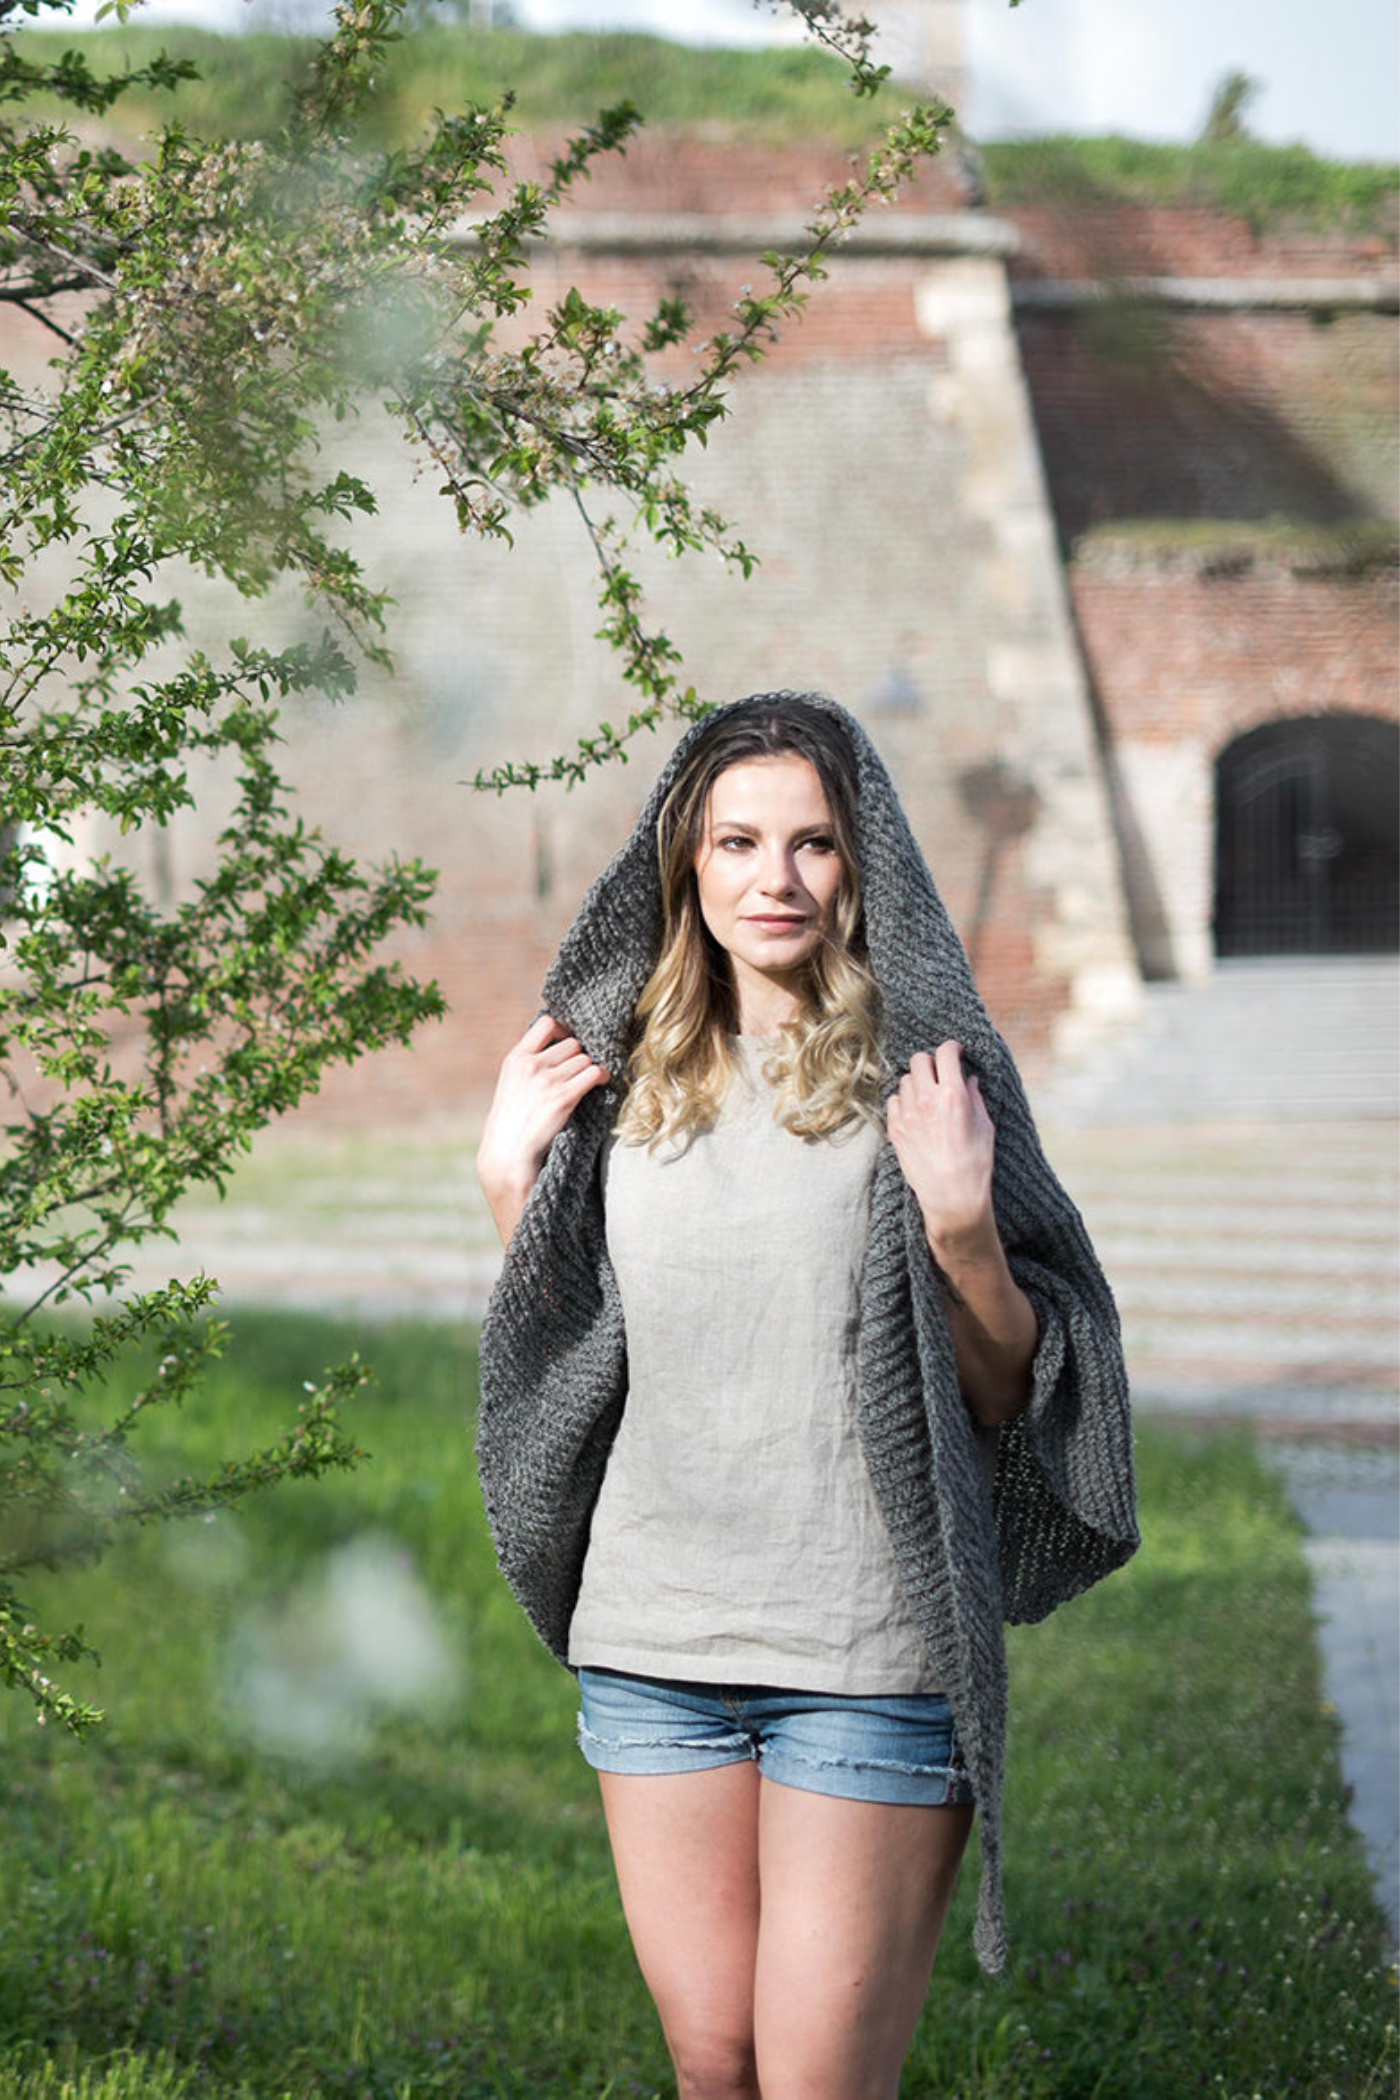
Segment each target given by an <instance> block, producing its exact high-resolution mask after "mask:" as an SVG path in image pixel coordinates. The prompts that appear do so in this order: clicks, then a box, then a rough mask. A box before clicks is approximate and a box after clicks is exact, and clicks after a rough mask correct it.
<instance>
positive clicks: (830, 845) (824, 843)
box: [802, 837, 836, 853]
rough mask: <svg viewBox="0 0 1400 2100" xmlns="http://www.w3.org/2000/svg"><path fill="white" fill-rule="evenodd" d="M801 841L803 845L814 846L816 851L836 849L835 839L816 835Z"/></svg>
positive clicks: (828, 851) (829, 851)
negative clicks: (816, 836)
mask: <svg viewBox="0 0 1400 2100" xmlns="http://www.w3.org/2000/svg"><path fill="white" fill-rule="evenodd" d="M802 843H803V845H804V846H812V847H815V848H816V851H817V852H818V853H834V852H835V851H836V841H835V839H828V838H821V837H818V838H814V839H804V840H803V841H802Z"/></svg>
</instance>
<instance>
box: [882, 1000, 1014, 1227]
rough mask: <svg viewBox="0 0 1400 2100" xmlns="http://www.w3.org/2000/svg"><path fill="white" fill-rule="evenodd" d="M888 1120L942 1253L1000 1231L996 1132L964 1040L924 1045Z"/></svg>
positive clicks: (900, 1158)
mask: <svg viewBox="0 0 1400 2100" xmlns="http://www.w3.org/2000/svg"><path fill="white" fill-rule="evenodd" d="M886 1126H887V1128H888V1130H889V1134H890V1143H891V1144H892V1145H893V1146H894V1149H895V1156H896V1158H897V1159H898V1161H899V1164H900V1166H901V1168H902V1169H903V1171H904V1178H905V1180H906V1181H907V1182H908V1184H909V1186H910V1188H911V1189H912V1190H913V1191H914V1194H915V1196H916V1197H917V1198H918V1202H919V1209H920V1210H921V1211H922V1212H923V1218H924V1229H925V1231H926V1232H927V1234H928V1239H929V1245H930V1246H931V1247H932V1248H933V1249H934V1250H935V1252H936V1253H939V1254H940V1255H941V1254H943V1253H944V1252H948V1253H952V1252H954V1251H956V1250H957V1249H959V1248H962V1247H966V1248H968V1250H969V1251H971V1249H972V1247H973V1246H976V1245H977V1244H978V1243H979V1242H983V1241H985V1239H986V1235H987V1232H988V1230H989V1229H990V1230H991V1232H992V1233H993V1234H995V1231H996V1222H995V1218H994V1216H993V1212H992V1163H993V1160H994V1158H995V1154H996V1132H995V1130H994V1129H993V1128H992V1119H991V1117H990V1116H989V1115H988V1113H987V1105H986V1103H985V1102H984V1101H983V1099H982V1089H981V1086H980V1085H979V1083H978V1081H977V1079H976V1077H975V1076H974V1075H973V1074H971V1073H967V1072H964V1071H963V1062H962V1045H961V1044H960V1043H954V1042H947V1043H940V1044H939V1045H938V1048H937V1049H936V1050H935V1051H934V1053H933V1055H932V1056H931V1057H930V1055H929V1053H928V1052H927V1051H926V1050H920V1051H919V1052H918V1053H917V1054H916V1055H915V1056H914V1057H913V1058H912V1059H911V1061H910V1065H909V1070H908V1071H907V1072H906V1073H905V1075H904V1077H903V1079H901V1081H900V1082H899V1089H898V1092H896V1093H894V1094H892V1095H891V1096H890V1100H889V1104H888V1108H887V1110H886Z"/></svg>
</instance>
